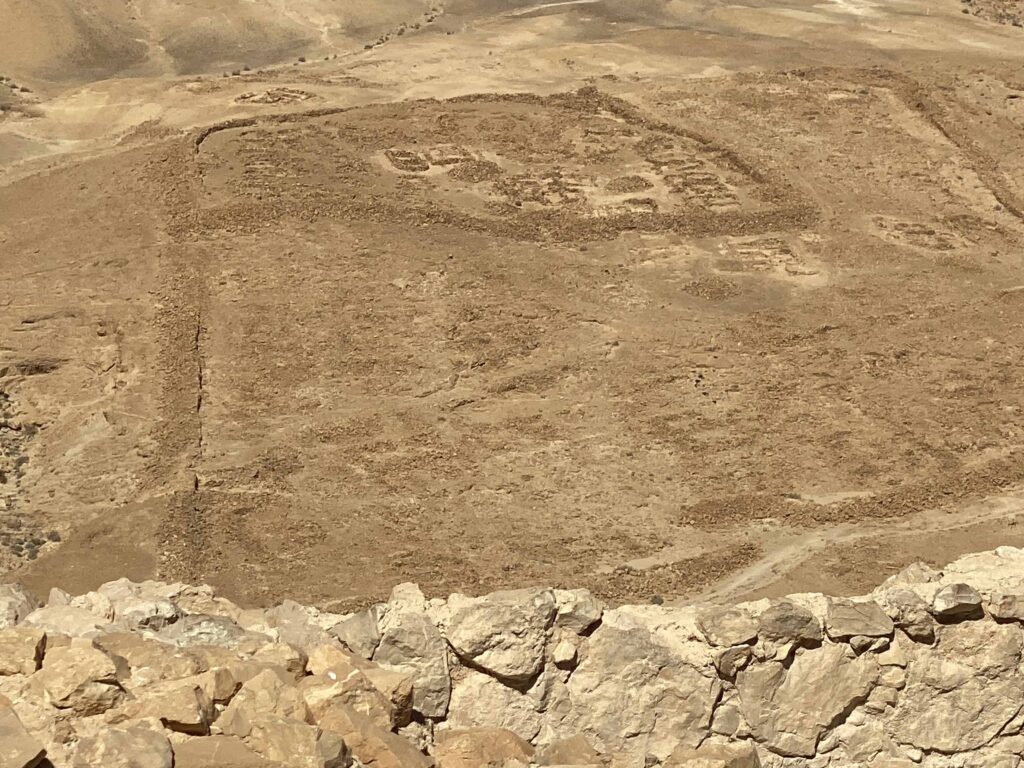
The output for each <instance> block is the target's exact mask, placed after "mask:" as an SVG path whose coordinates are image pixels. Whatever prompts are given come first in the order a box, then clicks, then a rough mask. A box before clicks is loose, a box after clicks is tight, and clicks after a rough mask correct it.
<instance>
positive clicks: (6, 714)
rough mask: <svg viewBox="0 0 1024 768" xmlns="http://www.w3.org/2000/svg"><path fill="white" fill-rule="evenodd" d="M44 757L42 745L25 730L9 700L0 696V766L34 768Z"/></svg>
mask: <svg viewBox="0 0 1024 768" xmlns="http://www.w3.org/2000/svg"><path fill="white" fill-rule="evenodd" d="M45 757H46V750H45V749H44V748H43V745H42V744H41V743H40V742H39V740H38V739H36V738H35V737H33V736H31V735H30V734H29V732H28V731H27V730H25V726H24V725H22V722H21V720H20V719H19V718H18V715H17V714H16V713H15V711H14V710H13V709H12V708H11V706H10V702H8V701H7V700H6V699H4V698H3V697H0V766H3V768H36V766H38V765H40V764H41V763H42V762H43V760H44V759H45Z"/></svg>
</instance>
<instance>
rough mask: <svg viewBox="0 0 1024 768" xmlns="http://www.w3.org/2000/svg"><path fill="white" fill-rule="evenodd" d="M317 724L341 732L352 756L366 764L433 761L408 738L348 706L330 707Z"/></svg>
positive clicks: (420, 767)
mask: <svg viewBox="0 0 1024 768" xmlns="http://www.w3.org/2000/svg"><path fill="white" fill-rule="evenodd" d="M319 725H320V727H321V728H323V729H324V730H325V731H330V732H331V733H335V734H337V735H338V736H340V737H341V738H342V739H343V740H344V742H345V744H346V745H347V746H348V748H349V749H350V750H351V752H352V756H353V757H355V758H356V759H357V760H358V761H359V762H360V763H361V764H362V765H364V766H367V768H430V766H432V765H433V764H434V761H433V759H432V758H430V757H428V756H427V755H425V754H423V753H422V752H420V751H419V750H418V749H416V747H415V746H414V745H413V744H412V743H411V742H410V741H407V740H406V739H404V738H402V737H401V736H399V735H397V734H395V733H392V732H390V731H388V730H386V729H385V728H381V727H380V726H379V725H377V724H376V723H374V722H372V721H371V720H370V719H369V718H367V717H364V716H363V715H360V714H359V713H358V712H356V711H355V710H353V709H351V708H350V707H346V706H344V705H338V706H334V707H331V708H330V709H329V710H327V711H326V712H325V713H324V716H323V717H322V718H321V719H320V722H319Z"/></svg>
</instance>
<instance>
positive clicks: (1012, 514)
mask: <svg viewBox="0 0 1024 768" xmlns="http://www.w3.org/2000/svg"><path fill="white" fill-rule="evenodd" d="M349 5H350V6H351V7H350V8H348V10H346V11H345V12H344V13H341V12H340V11H338V8H337V7H336V6H337V4H336V3H331V2H326V0H303V2H293V3H288V4H287V9H283V6H282V4H281V3H276V2H270V0H259V2H245V3H242V2H235V1H234V0H230V1H229V0H220V1H219V2H217V3H207V4H204V10H202V11H197V10H196V9H195V7H194V6H195V4H191V3H189V4H185V3H177V2H168V3H163V4H160V5H159V6H152V5H150V4H141V3H140V4H135V3H128V4H119V3H108V2H99V1H98V0H96V1H91V2H90V3H85V4H83V3H67V2H62V1H61V0H46V2H41V3H14V2H6V3H5V2H2V1H0V14H2V18H3V19H4V24H0V72H2V74H3V75H4V78H6V79H4V80H3V81H2V84H0V109H2V112H0V211H2V215H0V252H2V254H3V258H2V263H0V270H2V274H3V278H4V292H3V295H2V296H0V329H2V331H0V480H2V482H0V571H3V572H5V573H9V574H11V576H12V578H13V577H17V578H18V579H19V580H22V581H24V582H25V583H27V584H29V585H30V586H31V587H32V588H34V589H37V590H40V591H42V592H44V593H45V592H46V591H48V590H49V589H50V588H51V587H53V586H57V587H61V588H65V589H67V590H68V591H71V592H84V591H88V590H92V589H95V588H96V587H98V586H99V585H100V584H102V583H104V582H105V581H111V580H114V579H117V578H120V577H122V576H128V577H131V578H133V579H135V580H137V581H141V580H144V579H148V578H160V579H162V580H164V581H183V582H186V583H198V582H209V583H212V584H214V585H215V586H216V587H217V588H218V589H220V590H222V591H223V593H224V594H225V595H226V596H228V597H230V598H232V599H234V600H236V601H237V602H239V604H243V605H246V606H250V605H267V604H271V603H274V602H278V601H280V600H281V599H284V598H285V597H291V598H293V599H299V600H301V601H303V602H304V603H315V604H317V605H318V606H320V607H321V608H325V609H329V610H348V609H350V608H353V607H358V606H365V605H368V604H370V603H372V602H374V601H377V600H380V599H383V598H385V597H386V596H387V595H388V594H389V593H390V591H391V589H392V588H393V587H394V585H395V584H398V583H401V582H404V581H416V582H418V583H419V584H421V585H422V587H423V589H424V591H425V593H426V594H428V595H429V596H435V595H441V594H447V593H449V592H452V591H456V590H458V591H463V592H467V593H480V592H486V591H489V590H494V589H500V588H506V587H521V586H528V585H531V584H537V583H545V584H556V585H558V586H561V587H567V588H569V587H573V588H575V587H585V588H588V589H590V590H592V591H593V592H594V593H595V594H597V595H598V596H600V597H601V598H602V599H606V600H609V601H611V602H618V601H631V600H632V601H636V600H640V601H645V600H649V599H651V598H657V599H663V600H666V601H670V602H671V601H674V600H681V599H687V598H692V597H696V596H701V595H705V596H715V597H719V598H724V597H730V598H735V597H738V596H744V595H745V596H763V595H768V596H777V595H780V594H784V593H785V592H788V591H802V590H806V589H814V590H819V589H828V590H829V591H833V592H835V593H846V594H857V593H860V592H863V591H865V590H866V589H869V588H870V587H871V585H872V584H874V583H875V581H876V580H877V578H878V576H879V575H880V574H882V573H893V572H896V571H898V570H899V569H900V568H902V567H903V566H905V565H906V564H907V563H909V562H911V561H914V560H918V559H924V560H926V561H928V562H931V563H933V564H935V565H938V564H939V563H941V562H945V561H948V560H949V559H952V558H955V557H956V556H958V555H959V554H962V553H963V552H966V551H970V550H977V549H988V548H992V547H995V546H998V545H1001V544H1013V545H1022V544H1024V529H1022V528H1021V527H1020V526H1019V525H1017V522H1018V518H1019V515H1020V512H1021V510H1022V509H1024V504H1022V502H1021V483H1022V480H1024V470H1022V466H1024V464H1022V463H1021V461H1020V450H1021V445H1022V434H1024V424H1022V422H1021V413H1022V408H1024V389H1022V387H1021V383H1020V377H1019V376H1018V375H1017V370H1018V367H1019V366H1018V362H1019V350H1020V348H1021V347H1022V346H1024V326H1022V324H1021V322H1020V316H1021V313H1020V311H1019V310H1020V304H1021V302H1022V301H1024V289H1022V285H1024V268H1022V262H1021V253H1022V252H1024V186H1022V181H1021V180H1022V179H1024V159H1022V158H1024V152H1022V151H1021V149H1022V148H1021V136H1022V135H1024V134H1022V130H1024V84H1022V82H1021V78H1020V72H1021V71H1022V69H1021V68H1022V65H1024V45H1022V41H1024V37H1022V35H1024V31H1022V30H1021V29H1019V28H1018V27H1014V26H1013V25H1012V24H996V23H993V22H991V21H989V20H987V19H986V18H985V16H984V14H982V15H979V16H975V15H972V14H970V13H968V14H963V13H961V7H960V4H959V3H957V2H955V1H954V0H950V1H949V2H946V3H938V4H937V3H934V2H923V1H922V2H918V1H917V0H900V2H894V3H889V4H877V3H868V2H862V1H861V0H856V1H854V0H843V2H827V3H821V4H817V5H814V6H813V7H808V6H807V4H806V3H795V2H789V1H788V0H778V1H777V2H772V3H765V2H761V0H749V1H748V2H746V3H745V4H743V3H741V4H729V5H722V4H712V3H696V2H695V3H683V2H663V1H662V0H657V2H655V0H637V1H636V2H630V3H625V4H624V3H620V2H610V1H608V2H606V1H605V0H599V1H596V2H572V3H553V4H536V3H529V2H516V3H502V4H493V3H487V2H470V1H469V0H460V1H459V2H451V3H445V4H429V3H420V2H411V0H410V1H409V2H401V3H388V4H384V3H376V4H375V3H367V4H358V5H359V6H360V9H361V10H358V12H357V9H356V8H355V4H349ZM364 5H365V8H363V6H364ZM385 6H387V7H385ZM285 11H287V12H285ZM210 29H215V30H217V32H216V35H217V37H216V39H212V38H211V37H210V35H212V34H213V33H212V32H208V30H210ZM68 51H71V52H73V55H71V54H67V52H68ZM65 54H67V55H65ZM257 54H260V55H257Z"/></svg>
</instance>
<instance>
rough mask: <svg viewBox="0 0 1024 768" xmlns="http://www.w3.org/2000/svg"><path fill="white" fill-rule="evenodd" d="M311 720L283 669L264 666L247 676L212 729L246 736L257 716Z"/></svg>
mask: <svg viewBox="0 0 1024 768" xmlns="http://www.w3.org/2000/svg"><path fill="white" fill-rule="evenodd" d="M266 715H273V716H275V717H280V718H287V719H292V720H295V721H298V722H301V723H310V722H312V715H311V714H310V711H309V707H308V705H307V704H306V699H305V697H304V696H303V694H302V692H301V691H300V690H299V689H298V688H297V687H296V686H295V684H294V682H293V681H292V679H291V678H290V677H289V676H288V674H287V673H286V672H284V671H283V670H273V669H267V670H264V671H263V672H260V673H259V674H258V675H256V676H255V677H253V678H252V679H250V680H248V681H247V682H246V683H245V684H244V685H242V687H241V688H240V689H239V691H238V693H237V694H235V697H234V698H233V699H232V700H231V703H230V704H229V705H228V707H227V709H225V710H224V712H223V713H222V714H221V716H220V717H219V718H218V719H217V724H216V730H217V732H218V733H221V734H224V735H226V736H238V737H240V738H246V737H248V736H249V735H250V733H251V732H252V727H253V723H254V722H255V721H256V720H257V719H259V718H260V717H263V716H266Z"/></svg>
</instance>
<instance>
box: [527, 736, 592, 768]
mask: <svg viewBox="0 0 1024 768" xmlns="http://www.w3.org/2000/svg"><path fill="white" fill-rule="evenodd" d="M534 761H535V762H536V763H537V764H538V765H599V764H600V763H601V756H600V755H599V754H598V753H597V750H596V749H594V748H593V747H592V746H591V745H590V742H589V741H587V737H586V736H584V735H583V734H581V733H577V734H576V735H575V736H570V737H568V738H566V739H561V740H560V741H556V742H553V743H551V744H548V745H547V746H546V747H544V748H543V749H541V750H539V751H538V752H537V754H536V755H535V757H534Z"/></svg>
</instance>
